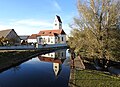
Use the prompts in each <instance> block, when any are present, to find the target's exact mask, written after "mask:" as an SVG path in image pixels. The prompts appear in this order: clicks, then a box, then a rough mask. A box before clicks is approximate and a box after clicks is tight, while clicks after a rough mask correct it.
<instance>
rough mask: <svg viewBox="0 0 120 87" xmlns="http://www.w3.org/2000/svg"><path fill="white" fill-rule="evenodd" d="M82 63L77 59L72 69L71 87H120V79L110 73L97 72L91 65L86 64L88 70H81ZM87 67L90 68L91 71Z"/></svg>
mask: <svg viewBox="0 0 120 87" xmlns="http://www.w3.org/2000/svg"><path fill="white" fill-rule="evenodd" d="M80 61H81V60H79V58H75V61H74V68H73V67H72V68H71V73H70V81H69V87H119V86H120V78H119V77H116V76H112V75H110V73H108V72H103V71H97V70H95V69H94V68H93V67H92V66H91V65H90V64H85V67H86V69H81V67H82V66H81V63H80ZM86 65H87V66H86ZM87 67H89V69H88V68H87ZM90 68H91V69H90Z"/></svg>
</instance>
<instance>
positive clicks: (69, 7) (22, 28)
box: [0, 0, 77, 35]
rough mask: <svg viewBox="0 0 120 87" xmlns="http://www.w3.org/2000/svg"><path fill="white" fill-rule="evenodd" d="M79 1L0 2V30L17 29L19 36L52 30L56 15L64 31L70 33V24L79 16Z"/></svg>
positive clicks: (2, 0)
mask: <svg viewBox="0 0 120 87" xmlns="http://www.w3.org/2000/svg"><path fill="white" fill-rule="evenodd" d="M76 3H77V0H0V30H4V29H11V28H12V29H15V31H16V32H17V33H18V34H19V35H29V34H34V33H38V32H39V31H40V30H44V29H52V28H53V21H54V17H55V15H59V16H60V17H61V19H62V21H63V29H64V30H65V32H66V33H67V34H69V33H70V30H71V29H70V28H69V24H70V23H72V21H73V17H75V16H76V15H77V8H76Z"/></svg>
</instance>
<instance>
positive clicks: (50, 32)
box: [38, 29, 66, 36]
mask: <svg viewBox="0 0 120 87" xmlns="http://www.w3.org/2000/svg"><path fill="white" fill-rule="evenodd" d="M60 34H62V35H66V33H65V32H64V30H63V29H59V30H58V29H57V30H42V31H40V32H39V33H38V36H57V35H60Z"/></svg>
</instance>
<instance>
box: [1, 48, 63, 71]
mask: <svg viewBox="0 0 120 87" xmlns="http://www.w3.org/2000/svg"><path fill="white" fill-rule="evenodd" d="M63 48H65V47H60V48H45V49H40V50H28V51H25V50H17V51H15V50H11V51H10V50H9V51H7V50H1V52H0V72H2V71H4V70H6V69H8V68H10V67H13V66H16V65H19V64H21V63H22V62H24V61H27V60H29V59H31V58H33V57H36V56H38V55H41V54H45V53H48V52H52V51H55V50H59V49H63Z"/></svg>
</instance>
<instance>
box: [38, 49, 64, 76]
mask: <svg viewBox="0 0 120 87" xmlns="http://www.w3.org/2000/svg"><path fill="white" fill-rule="evenodd" d="M38 58H39V59H40V61H44V62H51V63H52V65H53V71H54V74H55V76H58V75H59V74H60V72H61V70H62V63H63V62H64V60H65V59H66V50H65V49H64V50H59V51H56V52H52V53H48V54H45V55H40V56H38Z"/></svg>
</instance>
